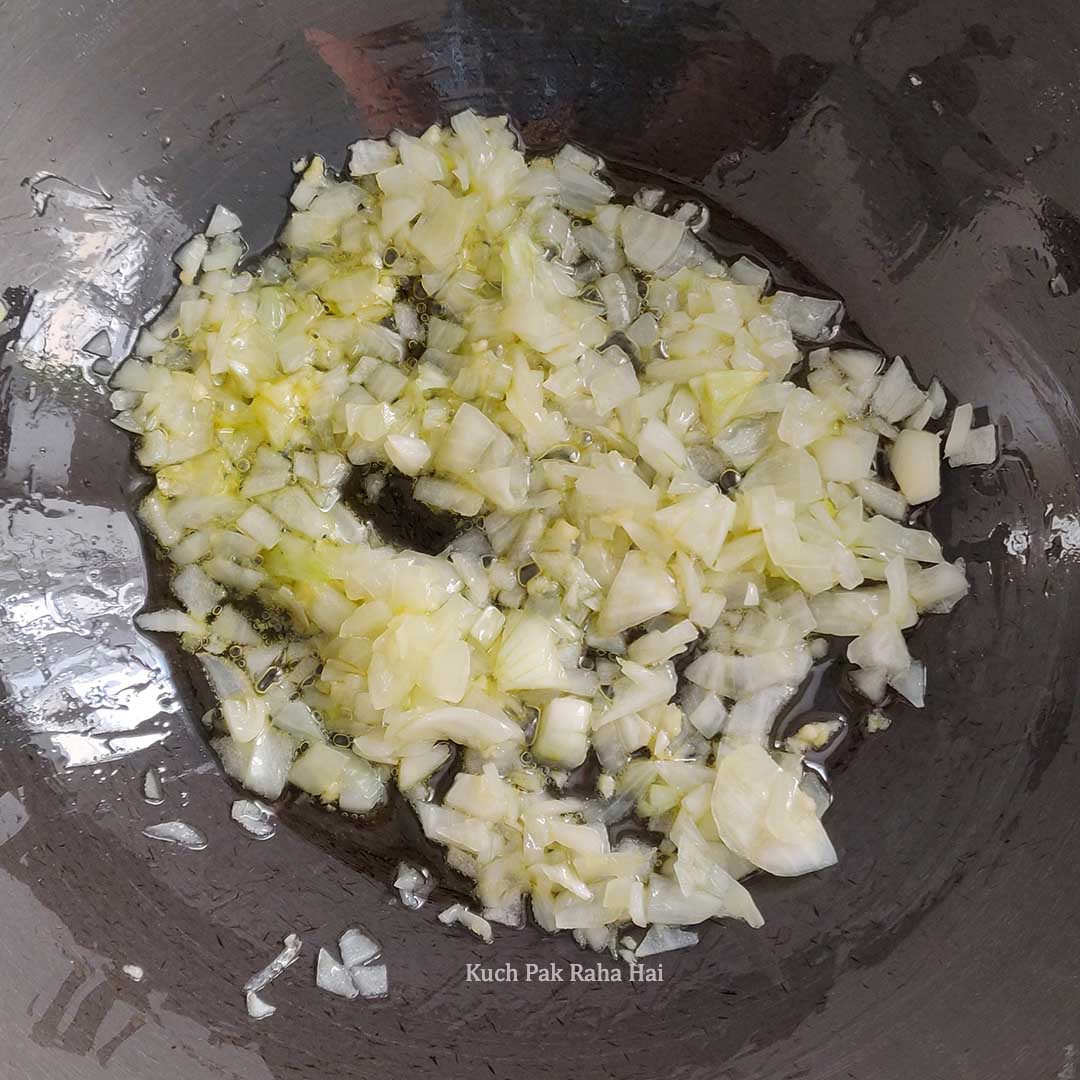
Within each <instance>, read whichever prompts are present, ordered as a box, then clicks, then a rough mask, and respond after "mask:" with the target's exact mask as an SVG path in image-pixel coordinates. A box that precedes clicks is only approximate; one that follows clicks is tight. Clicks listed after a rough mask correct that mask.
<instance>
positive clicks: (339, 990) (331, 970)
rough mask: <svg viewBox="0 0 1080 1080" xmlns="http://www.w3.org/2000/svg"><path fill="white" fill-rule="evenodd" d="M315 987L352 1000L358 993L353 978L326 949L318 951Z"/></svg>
mask: <svg viewBox="0 0 1080 1080" xmlns="http://www.w3.org/2000/svg"><path fill="white" fill-rule="evenodd" d="M315 985H316V986H317V987H318V988H319V989H320V990H325V991H326V992H327V993H328V994H336V995H337V996H338V997H343V998H348V999H350V1000H351V999H352V998H355V997H356V996H357V994H358V993H359V991H358V990H357V988H356V986H355V984H354V983H353V978H352V976H351V975H350V974H349V972H348V971H347V970H346V968H345V966H344V965H343V964H339V963H338V962H337V961H336V960H335V959H334V958H333V956H331V955H330V953H329V952H327V950H326V949H320V950H319V959H318V961H317V963H316V968H315Z"/></svg>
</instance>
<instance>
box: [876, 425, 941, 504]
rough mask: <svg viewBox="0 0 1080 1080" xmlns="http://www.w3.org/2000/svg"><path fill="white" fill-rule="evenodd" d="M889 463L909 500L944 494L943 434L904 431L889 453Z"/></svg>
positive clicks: (925, 498)
mask: <svg viewBox="0 0 1080 1080" xmlns="http://www.w3.org/2000/svg"><path fill="white" fill-rule="evenodd" d="M889 467H890V468H891V469H892V473H893V476H895V477H896V482H897V484H899V486H900V491H901V492H902V493H903V495H904V498H905V499H907V501H908V502H909V503H912V504H917V503H923V502H929V501H930V500H931V499H936V498H937V497H938V495H940V494H941V436H940V435H936V434H934V433H933V432H931V431H915V430H905V431H901V432H900V434H899V435H898V436H897V437H896V441H895V442H894V443H893V445H892V450H891V452H890V454H889Z"/></svg>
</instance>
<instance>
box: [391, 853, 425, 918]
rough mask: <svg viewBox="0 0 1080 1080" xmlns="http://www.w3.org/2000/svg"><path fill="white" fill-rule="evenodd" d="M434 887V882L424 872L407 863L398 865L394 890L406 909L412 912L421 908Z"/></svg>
mask: <svg viewBox="0 0 1080 1080" xmlns="http://www.w3.org/2000/svg"><path fill="white" fill-rule="evenodd" d="M434 887H435V882H434V881H433V880H432V879H431V875H430V874H429V873H428V872H427V871H426V870H422V869H417V868H416V867H415V866H410V865H409V864H408V863H404V862H401V863H398V868H397V876H396V877H395V878H394V888H395V889H397V892H398V896H399V897H400V898H401V902H402V903H403V904H404V905H405V906H406V907H407V908H409V909H410V910H412V911H418V910H419V909H420V908H422V907H423V906H424V904H425V903H426V902H427V899H428V897H429V896H430V895H431V891H432V889H433V888H434Z"/></svg>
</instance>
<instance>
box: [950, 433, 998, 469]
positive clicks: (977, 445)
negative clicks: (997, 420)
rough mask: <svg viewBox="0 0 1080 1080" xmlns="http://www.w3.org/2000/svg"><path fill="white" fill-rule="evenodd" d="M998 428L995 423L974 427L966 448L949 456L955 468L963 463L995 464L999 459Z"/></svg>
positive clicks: (966, 442) (969, 434) (965, 445)
mask: <svg viewBox="0 0 1080 1080" xmlns="http://www.w3.org/2000/svg"><path fill="white" fill-rule="evenodd" d="M997 455H998V449H997V428H995V427H994V425H993V424H987V425H985V426H984V427H977V428H972V429H971V431H970V432H969V433H968V437H967V439H966V440H965V441H964V448H963V449H962V450H960V451H959V452H958V453H955V454H953V455H952V456H951V457H950V458H949V464H950V465H952V466H953V467H954V468H956V467H958V466H961V465H993V464H994V462H995V461H996V460H997Z"/></svg>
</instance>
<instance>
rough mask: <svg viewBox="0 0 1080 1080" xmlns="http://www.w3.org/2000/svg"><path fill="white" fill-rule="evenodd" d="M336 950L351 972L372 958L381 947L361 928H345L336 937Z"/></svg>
mask: <svg viewBox="0 0 1080 1080" xmlns="http://www.w3.org/2000/svg"><path fill="white" fill-rule="evenodd" d="M338 950H339V951H340V953H341V962H342V963H343V964H344V965H345V967H346V968H348V970H349V971H350V972H351V971H353V969H354V968H358V967H360V966H361V965H363V964H366V963H367V962H368V961H369V960H374V959H375V958H376V957H377V956H378V955H379V953H380V951H381V949H380V947H379V944H378V942H376V941H375V940H374V939H373V938H370V937H368V935H367V934H365V933H364V932H363V931H362V930H356V929H352V930H346V931H345V933H344V934H342V935H341V937H340V938H339V939H338Z"/></svg>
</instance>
